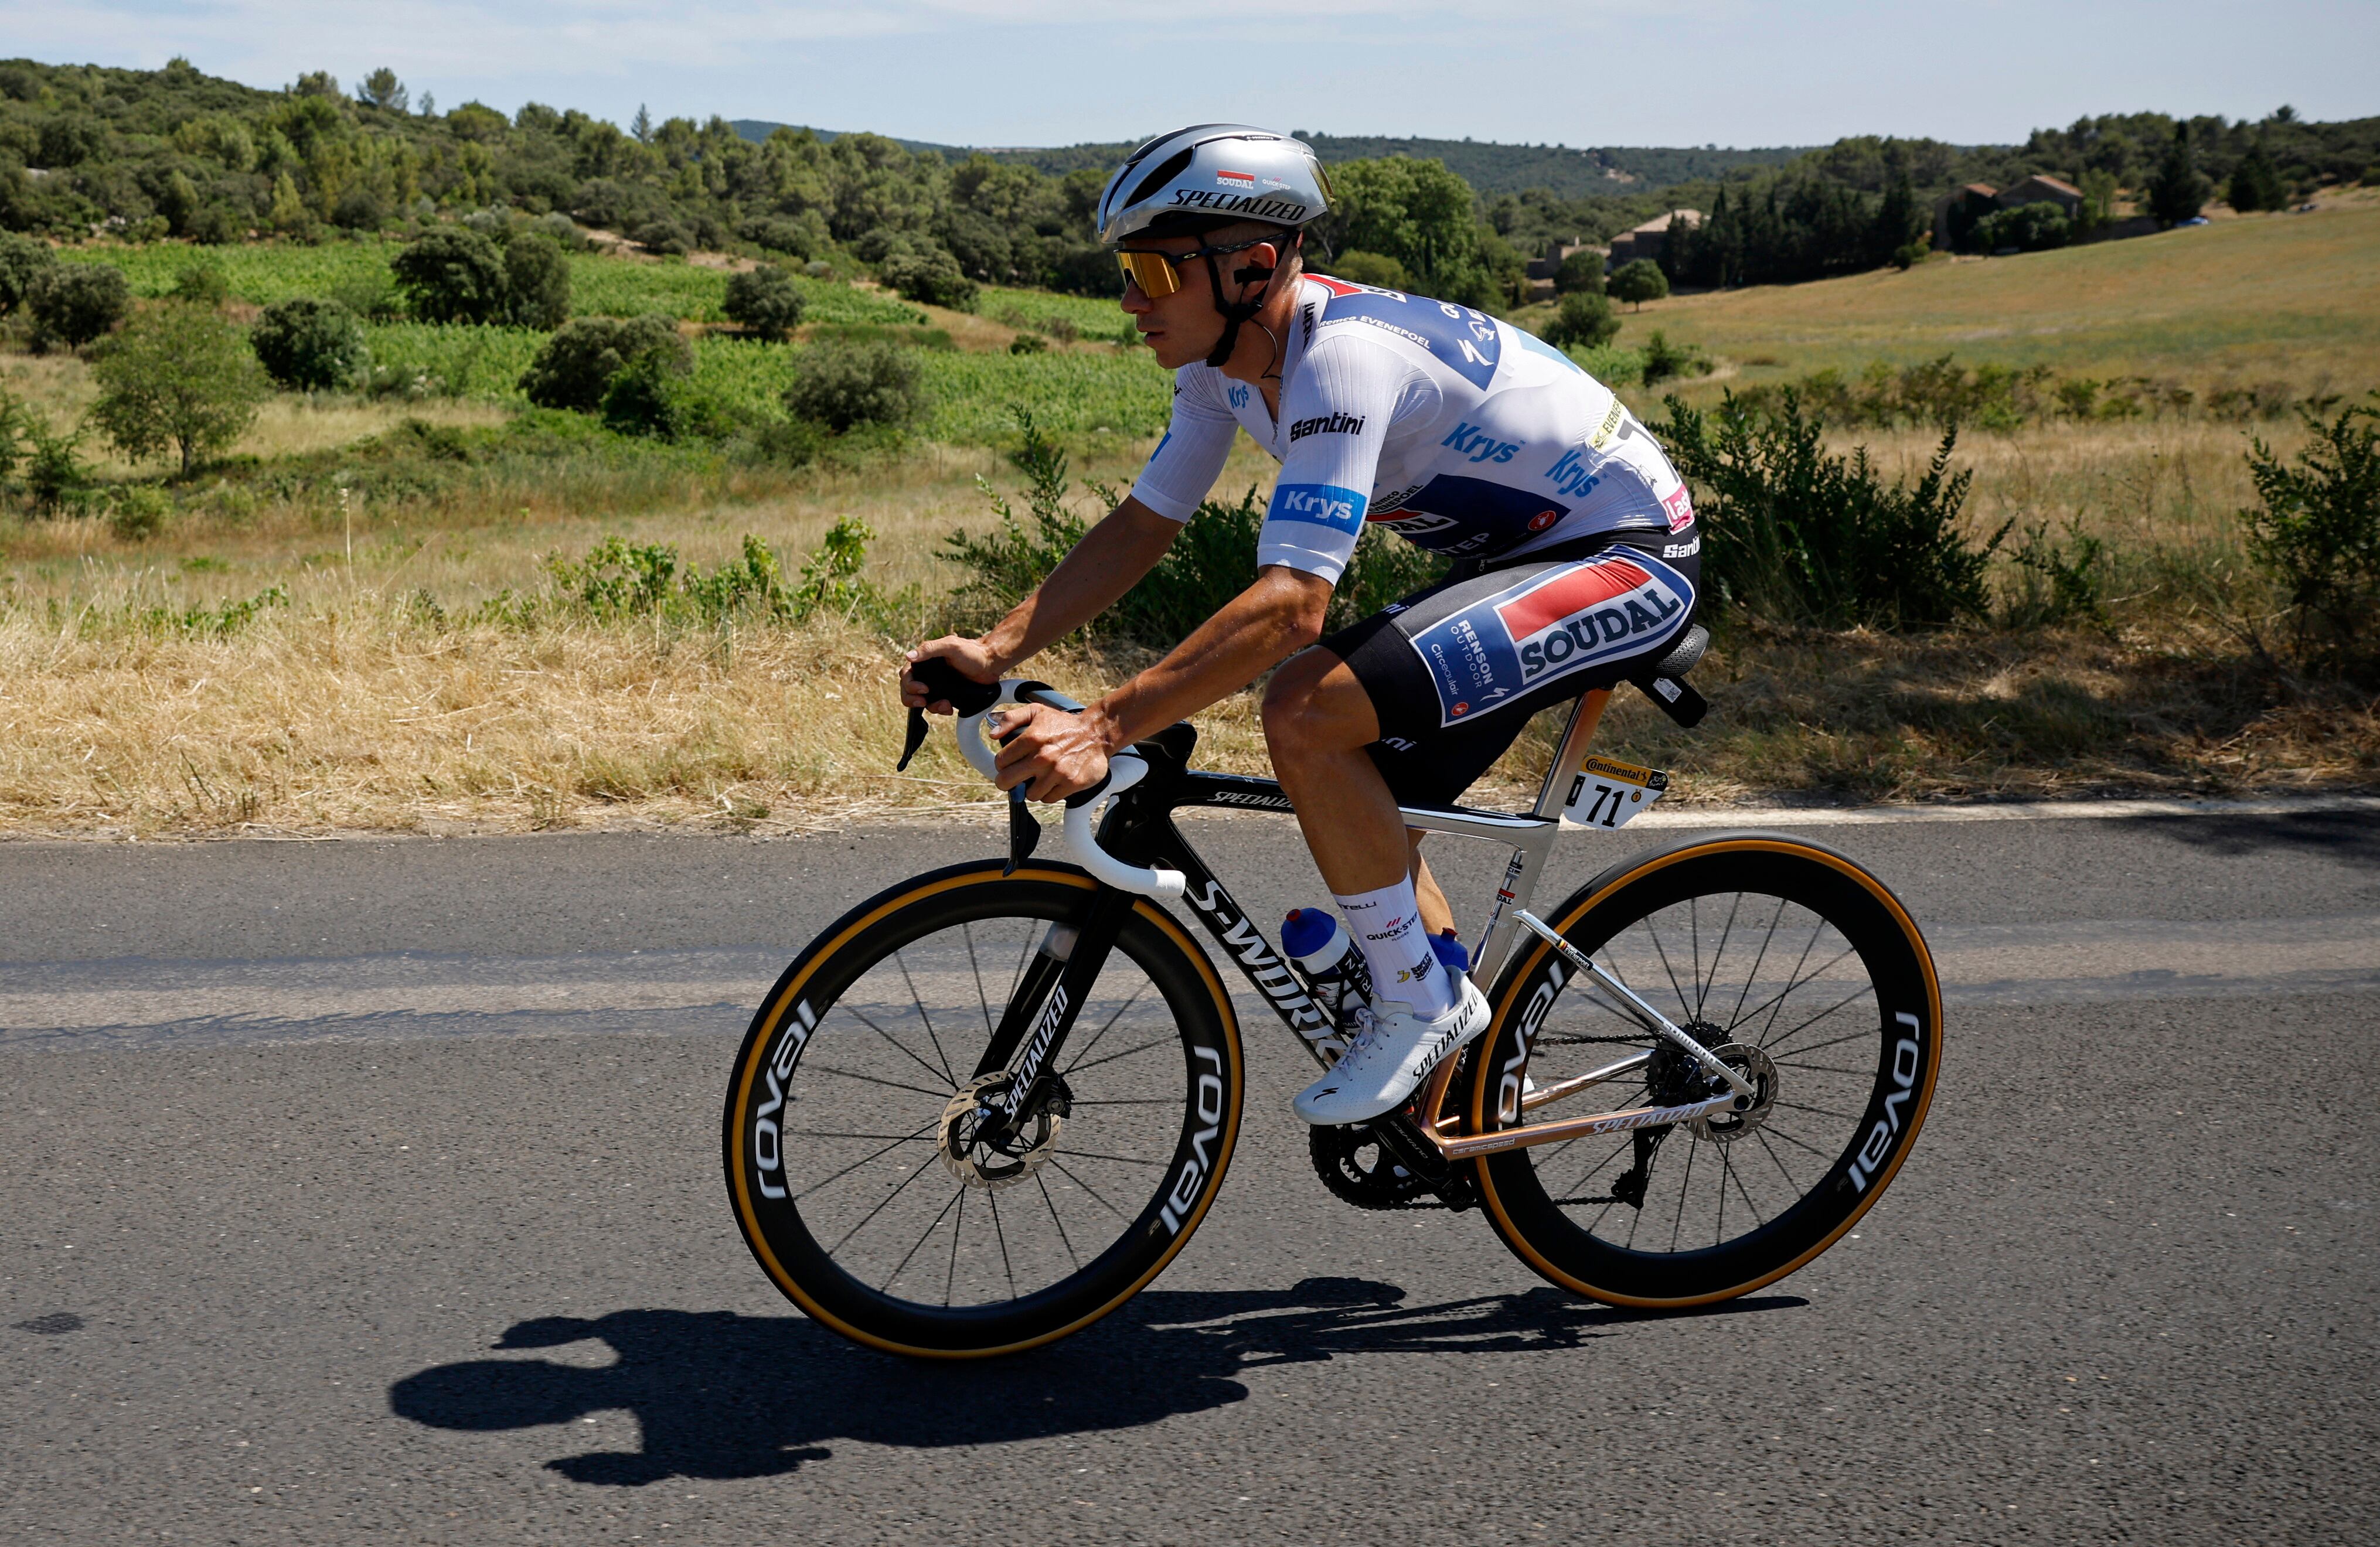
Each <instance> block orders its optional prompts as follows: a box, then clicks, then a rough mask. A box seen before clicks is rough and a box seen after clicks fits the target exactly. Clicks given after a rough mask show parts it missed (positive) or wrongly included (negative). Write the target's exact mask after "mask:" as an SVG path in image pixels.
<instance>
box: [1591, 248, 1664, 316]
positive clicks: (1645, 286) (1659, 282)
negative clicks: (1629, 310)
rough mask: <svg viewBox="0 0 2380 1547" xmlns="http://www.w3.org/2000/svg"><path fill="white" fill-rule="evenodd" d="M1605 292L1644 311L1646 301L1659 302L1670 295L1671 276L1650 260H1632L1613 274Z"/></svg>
mask: <svg viewBox="0 0 2380 1547" xmlns="http://www.w3.org/2000/svg"><path fill="white" fill-rule="evenodd" d="M1604 291H1605V293H1606V294H1607V295H1609V296H1610V297H1611V298H1612V299H1613V300H1615V301H1626V302H1627V303H1628V304H1629V305H1631V306H1633V307H1635V308H1639V309H1642V308H1643V307H1644V305H1645V302H1646V301H1658V300H1659V299H1660V298H1661V297H1662V296H1667V295H1668V294H1669V293H1670V276H1669V275H1667V274H1665V273H1663V272H1661V265H1659V264H1658V263H1656V262H1654V261H1653V260H1651V259H1649V258H1632V259H1630V260H1628V261H1627V262H1625V263H1622V264H1621V265H1620V267H1619V268H1618V269H1616V270H1614V271H1613V272H1612V275H1611V283H1610V284H1607V285H1605V286H1604Z"/></svg>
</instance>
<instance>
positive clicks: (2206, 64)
mask: <svg viewBox="0 0 2380 1547" xmlns="http://www.w3.org/2000/svg"><path fill="white" fill-rule="evenodd" d="M0 53H6V54H18V55H25V56H30V57H32V58H35V59H40V60H42V61H44V62H51V63H94V64H104V65H118V66H133V67H140V68H154V67H155V66H160V65H162V64H164V62H165V61H166V60H167V59H168V58H171V57H172V56H174V55H175V54H183V55H186V56H188V58H189V59H190V61H191V62H192V63H193V64H195V65H197V66H199V67H200V69H202V70H205V71H207V72H208V73H209V74H212V75H221V76H228V77H230V78H232V79H236V80H240V81H244V82H246V83H248V84H249V85H252V86H260V87H268V88H270V87H278V86H283V85H286V84H287V83H288V82H290V81H292V80H294V79H296V78H297V76H298V75H299V74H301V73H303V72H305V71H308V70H317V69H326V70H329V71H330V72H331V73H332V74H333V75H334V76H336V77H338V78H339V79H340V80H341V81H342V82H343V83H350V84H351V83H352V82H353V81H355V80H356V79H359V78H360V77H362V76H363V75H365V74H367V73H368V72H370V70H371V69H373V68H374V67H376V66H382V65H386V66H390V67H392V68H394V69H395V71H396V72H397V74H398V75H399V76H401V77H403V78H404V79H405V80H406V82H407V85H408V86H409V87H410V88H411V90H412V91H413V93H414V96H415V98H416V99H417V101H418V99H419V97H420V95H421V94H422V93H423V92H425V91H427V92H431V93H434V94H435V96H436V99H437V101H438V102H439V103H440V104H442V105H443V106H445V107H454V106H456V105H458V104H460V103H464V102H466V101H468V100H472V99H477V100H480V101H482V102H485V103H488V104H490V105H491V106H493V107H497V108H500V109H503V110H504V111H505V112H507V113H510V112H512V111H514V110H515V109H516V108H518V107H519V106H520V104H521V103H524V102H532V101H534V102H542V103H549V104H551V105H553V106H556V107H577V108H580V109H583V110H585V111H587V112H589V113H591V114H593V115H596V116H598V117H602V118H609V119H612V120H613V121H614V122H617V123H624V124H625V122H626V121H627V120H628V119H629V118H630V117H632V116H633V115H635V113H636V111H637V107H638V106H639V105H644V106H648V107H649V108H650V111H651V112H652V115H653V116H654V118H655V119H656V120H659V119H662V118H665V117H670V116H674V115H686V116H689V117H694V118H698V119H699V118H705V117H708V116H710V115H712V114H718V115H722V116H723V117H728V118H762V119H771V120H774V121H777V122H781V123H797V124H808V125H813V126H816V127H821V128H831V129H874V130H877V131H879V132H880V133H885V134H892V135H898V136H900V137H902V138H905V139H925V140H932V141H935V142H938V143H944V144H955V145H986V146H1024V145H1064V144H1074V143H1079V142H1082V141H1085V140H1117V139H1131V138H1135V137H1138V136H1143V135H1147V134H1154V133H1158V132H1160V131H1162V130H1164V129H1167V128H1171V127H1176V126H1178V125H1181V124H1184V123H1195V122H1200V121H1208V120H1236V121H1243V122H1253V123H1257V124H1262V125H1266V126H1268V127H1276V128H1294V129H1305V130H1309V131H1315V130H1318V131H1322V132H1326V133H1330V134H1385V135H1416V136H1424V137H1434V138H1444V139H1463V138H1464V137H1466V136H1468V137H1470V138H1473V139H1496V140H1506V141H1521V142H1526V143H1531V144H1536V143H1540V142H1549V143H1554V144H1567V145H1576V146H1590V145H1702V144H1717V145H1723V146H1755V145H1811V144H1822V143H1825V142H1827V141H1828V140H1832V139H1837V138H1840V137H1841V136H1843V135H1850V134H1896V135H1903V136H1931V137H1933V138H1936V139H1947V140H1951V141H1954V142H1958V143H1962V144H1974V143H1986V142H1989V143H2006V142H2013V141H2018V140H2022V139H2023V138H2024V136H2025V134H2026V133H2027V131H2029V130H2030V129H2032V128H2034V127H2040V126H2047V125H2063V124H2066V123H2070V122H2071V121H2072V120H2073V119H2074V118H2076V117H2078V116H2081V115H2084V114H2089V113H2107V112H2136V111H2144V110H2159V111H2165V112H2176V113H2180V112H2187V113H2192V114H2204V113H2220V114H2223V115H2225V116H2227V117H2231V118H2241V117H2247V118H2259V117H2262V116H2264V115H2265V114H2267V113H2269V112H2271V111H2272V110H2273V109H2274V108H2276V107H2277V106H2279V105H2281V104H2282V103H2289V104H2290V105H2291V106H2294V107H2295V108H2296V109H2297V110H2298V113H2299V115H2301V116H2302V117H2306V118H2350V117H2362V116H2366V115H2373V114H2380V0H2358V3H2351V4H2341V3H2328V4H2324V3H2315V0H2264V3H2262V4H2259V5H2256V6H2240V5H2238V4H2237V3H2236V0H2235V3H2232V4H2226V5H2222V6H2216V5H2215V4H2211V3H2207V0H2165V3H2162V4H2139V3H2136V0H2080V3H2078V0H2059V3H2050V0H1963V3H1961V4H1957V5H1955V6H1946V5H1940V4H1929V3H1927V0H1898V3H1893V4H1880V3H1875V0H1791V3H1788V4H1784V5H1779V4H1776V3H1775V0H1766V3H1756V0H1636V3H1634V4H1631V5H1627V6H1614V5H1609V4H1578V3H1575V0H1573V3H1570V4H1564V3H1563V0H1554V4H1552V5H1550V6H1539V7H1536V8H1535V9H1534V10H1533V9H1532V8H1531V7H1529V6H1514V5H1511V4H1495V5H1488V4H1478V3H1475V0H1435V3H1431V4H1416V3H1413V0H1205V3H1197V0H1172V3H1168V0H1141V3H1139V4H1131V5H1118V4H1112V3H1111V4H1107V5H1101V6H1086V5H1065V4H1057V3H1054V0H865V3H852V0H639V3H633V4H632V3H630V0H571V3H570V4H566V5H565V4H560V3H558V0H382V3H379V4H372V5H362V4H355V3H351V0H305V3H298V0H0Z"/></svg>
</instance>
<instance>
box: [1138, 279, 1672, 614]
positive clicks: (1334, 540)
mask: <svg viewBox="0 0 2380 1547" xmlns="http://www.w3.org/2000/svg"><path fill="white" fill-rule="evenodd" d="M1281 351H1282V354H1281V417H1280V418H1279V419H1278V420H1276V419H1274V418H1273V417H1271V415H1270V414H1269V412H1268V411H1267V410H1266V408H1265V401H1264V394H1263V393H1259V392H1257V390H1256V388H1255V387H1253V386H1251V385H1250V384H1248V383H1247V382H1245V381H1233V380H1232V379H1231V378H1229V377H1227V376H1225V375H1224V374H1223V373H1222V372H1221V371H1220V370H1217V369H1214V368H1212V367H1210V366H1207V365H1188V366H1184V367H1183V368H1182V369H1180V370H1179V371H1176V372H1175V373H1174V381H1173V420H1172V425H1171V426H1170V427H1169V428H1168V429H1167V431H1166V435H1165V439H1164V440H1163V441H1160V442H1159V443H1158V447H1157V450H1156V451H1155V452H1153V453H1150V455H1149V459H1148V465H1147V467H1146V468H1144V469H1143V470H1142V472H1141V475H1140V479H1139V481H1138V482H1137V483H1135V485H1134V486H1133V490H1132V491H1133V494H1134V496H1135V498H1137V499H1138V500H1139V501H1140V502H1141V503H1143V504H1145V505H1147V507H1148V508H1149V509H1151V510H1153V511H1156V512H1157V513H1158V514H1160V515H1166V516H1170V517H1172V519H1174V520H1176V521H1186V520H1188V519H1189V518H1190V516H1191V515H1192V514H1194V513H1196V510H1197V508H1198V502H1200V501H1201V500H1203V499H1205V498H1206V496H1207V492H1208V489H1210V488H1212V487H1213V485H1214V482H1215V478H1216V477H1217V476H1218V475H1219V474H1220V473H1221V472H1222V470H1223V459H1224V457H1225V456H1226V455H1227V454H1228V453H1230V451H1231V446H1232V432H1233V430H1234V429H1245V430H1246V431H1247V432H1248V434H1249V435H1250V436H1251V437H1253V438H1254V439H1255V441H1256V443H1257V445H1259V446H1262V447H1264V448H1265V449H1266V450H1267V451H1269V452H1270V453H1272V454H1273V455H1274V456H1275V457H1276V458H1279V459H1280V461H1281V478H1280V481H1279V482H1278V483H1277V484H1276V485H1275V486H1274V489H1273V496H1272V503H1271V505H1270V506H1269V509H1268V510H1267V513H1266V515H1265V524H1264V530H1263V532H1262V534H1261V535H1260V536H1259V538H1258V539H1257V563H1258V564H1259V565H1262V564H1284V565H1287V566H1288V567H1290V568H1292V569H1297V570H1304V571H1305V572H1307V573H1309V574H1318V575H1321V576H1322V577H1323V578H1324V579H1326V580H1329V581H1331V582H1333V583H1336V582H1337V580H1338V578H1339V576H1340V574H1341V572H1342V571H1343V570H1344V569H1345V568H1346V567H1347V560H1348V557H1349V556H1350V555H1351V554H1353V553H1354V551H1355V539H1356V538H1357V536H1358V535H1359V534H1360V533H1361V532H1362V530H1363V527H1364V524H1365V523H1366V522H1367V521H1369V522H1374V523H1377V524H1378V525H1381V526H1386V527H1388V528H1389V529H1390V531H1393V532H1395V533H1397V534H1398V535H1399V536H1401V537H1404V538H1410V539H1411V540H1412V541H1414V542H1415V543H1418V544H1419V545H1420V546H1422V547H1424V548H1427V549H1429V550H1432V551H1433V552H1438V553H1443V554H1446V555H1448V556H1450V557H1455V558H1465V559H1485V560H1489V561H1493V562H1507V561H1511V560H1515V559H1519V558H1521V557H1523V556H1524V555H1526V554H1529V553H1532V552H1535V551H1537V550H1543V549H1546V548H1550V547H1552V546H1554V545H1555V544H1557V543H1567V542H1571V541H1573V540H1575V539H1576V538H1582V537H1589V536H1593V535H1595V534H1597V533H1601V532H1615V531H1652V532H1667V533H1670V534H1671V535H1673V536H1675V535H1679V534H1685V533H1686V530H1687V528H1688V527H1689V526H1692V525H1693V524H1694V509H1693V507H1692V505H1691V504H1690V503H1689V502H1688V501H1687V498H1686V489H1685V485H1684V483H1683V482H1682V480H1681V479H1680V478H1679V477H1678V475H1677V474H1676V473H1675V472H1674V471H1672V470H1671V468H1670V464H1669V460H1668V459H1667V458H1666V457H1664V456H1663V455H1662V454H1661V452H1660V448H1659V447H1658V446H1657V445H1656V444H1654V441H1653V438H1652V437H1651V436H1650V435H1648V434H1646V433H1645V429H1644V427H1643V426H1642V425H1640V424H1638V423H1637V422H1636V419H1635V417H1634V416H1633V415H1632V414H1631V413H1629V411H1628V409H1627V408H1626V406H1625V405H1622V404H1621V402H1620V400H1619V398H1617V397H1616V396H1614V395H1613V394H1612V392H1611V390H1610V389H1609V387H1606V386H1605V385H1603V383H1601V382H1600V381H1597V380H1595V378H1593V377H1592V376H1589V375H1588V374H1587V373H1586V372H1585V371H1583V370H1581V369H1579V368H1578V367H1577V365H1576V364H1575V363H1573V361H1572V360H1571V358H1570V357H1569V356H1567V355H1564V354H1562V353H1561V352H1560V350H1558V349H1555V348H1554V347H1553V346H1552V345H1550V344H1545V343H1543V342H1541V341H1539V340H1538V339H1536V338H1533V337H1531V336H1530V335H1529V334H1527V333H1525V332H1522V331H1521V330H1520V329H1518V328H1515V327H1512V325H1511V324H1509V323H1506V322H1501V321H1499V320H1496V319H1495V318H1493V317H1490V316H1488V314H1487V313H1485V312H1482V311H1475V310H1474V309H1472V308H1469V307H1462V306H1455V305H1452V304H1451V303H1449V302H1445V301H1433V300H1429V299H1427V298H1426V297H1424V296H1407V295H1403V294H1401V293H1400V292H1398V291H1394V290H1380V289H1376V288H1374V287H1372V286H1369V285H1362V284H1347V283H1346V282H1344V281H1343V280H1335V279H1324V278H1321V277H1319V276H1316V275H1307V276H1305V277H1304V278H1303V279H1302V280H1301V282H1300V294H1299V296H1298V306H1297V312H1296V320H1295V321H1294V322H1293V324H1292V326H1291V328H1290V330H1289V336H1288V337H1287V338H1286V339H1284V340H1282V342H1281ZM1699 541H1700V539H1699V537H1698V536H1695V535H1689V536H1683V537H1681V538H1680V540H1679V541H1678V543H1676V544H1675V545H1674V546H1676V547H1677V548H1678V549H1679V550H1680V551H1679V554H1678V556H1679V557H1683V556H1685V554H1686V553H1688V552H1691V551H1692V550H1693V549H1694V547H1696V546H1699Z"/></svg>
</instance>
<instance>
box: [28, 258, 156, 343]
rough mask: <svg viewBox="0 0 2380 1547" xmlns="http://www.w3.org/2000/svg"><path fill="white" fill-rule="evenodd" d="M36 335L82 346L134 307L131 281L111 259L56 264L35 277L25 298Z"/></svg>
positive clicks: (49, 339)
mask: <svg viewBox="0 0 2380 1547" xmlns="http://www.w3.org/2000/svg"><path fill="white" fill-rule="evenodd" d="M25 309H26V310H27V311H29V312H30V313H31V314H32V318H33V336H34V338H35V339H36V340H38V341H39V342H40V343H42V344H44V345H46V344H65V345H66V346H67V348H69V349H79V348H81V347H82V346H83V345H84V344H89V343H90V342H91V340H93V339H95V338H98V337H99V336H101V335H102V334H103V333H105V332H107V331H108V330H109V329H111V328H113V327H115V325H116V324H117V323H118V322H121V321H123V320H124V317H125V314H126V313H127V312H128V311H130V310H131V309H132V286H131V284H128V282H127V281H126V280H125V277H124V271H123V270H121V269H118V268H116V267H115V265H113V264H110V263H53V264H51V265H50V266H49V267H47V268H45V269H42V270H41V271H40V272H37V273H36V274H35V275H34V276H33V283H32V284H31V286H30V289H29V292H28V294H27V296H26V298H25Z"/></svg>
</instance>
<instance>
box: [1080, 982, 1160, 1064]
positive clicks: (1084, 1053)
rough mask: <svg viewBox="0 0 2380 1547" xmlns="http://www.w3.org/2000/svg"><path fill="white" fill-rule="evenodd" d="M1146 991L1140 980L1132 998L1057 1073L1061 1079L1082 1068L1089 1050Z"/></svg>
mask: <svg viewBox="0 0 2380 1547" xmlns="http://www.w3.org/2000/svg"><path fill="white" fill-rule="evenodd" d="M1147 989H1148V980H1147V978H1142V979H1141V980H1140V986H1139V987H1138V988H1135V989H1134V990H1133V991H1132V997H1131V998H1129V999H1126V1000H1125V1001H1124V1002H1123V1004H1121V1005H1119V1006H1117V1007H1116V1012H1115V1013H1114V1014H1113V1015H1111V1016H1109V1017H1108V1022H1107V1024H1106V1025H1104V1026H1101V1027H1100V1028H1099V1033H1098V1034H1097V1035H1095V1036H1093V1037H1092V1038H1091V1040H1090V1041H1089V1043H1087V1045H1085V1046H1084V1048H1083V1050H1082V1051H1081V1052H1080V1053H1077V1054H1075V1061H1074V1062H1073V1063H1071V1064H1068V1065H1067V1066H1066V1067H1065V1068H1064V1069H1062V1070H1059V1071H1058V1073H1059V1075H1060V1076H1061V1077H1064V1076H1065V1075H1069V1074H1072V1073H1074V1072H1075V1070H1078V1069H1080V1068H1082V1067H1083V1060H1084V1059H1085V1058H1089V1057H1090V1056H1091V1049H1092V1048H1094V1047H1097V1046H1098V1045H1099V1038H1100V1037H1103V1036H1105V1035H1107V1034H1108V1033H1109V1032H1111V1031H1112V1030H1114V1029H1115V1023H1116V1022H1117V1021H1121V1020H1123V1012H1124V1011H1125V1010H1128V1009H1131V1008H1132V1007H1133V1006H1135V1005H1136V1004H1138V1003H1140V997H1141V995H1142V994H1144V993H1146V992H1147Z"/></svg>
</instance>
